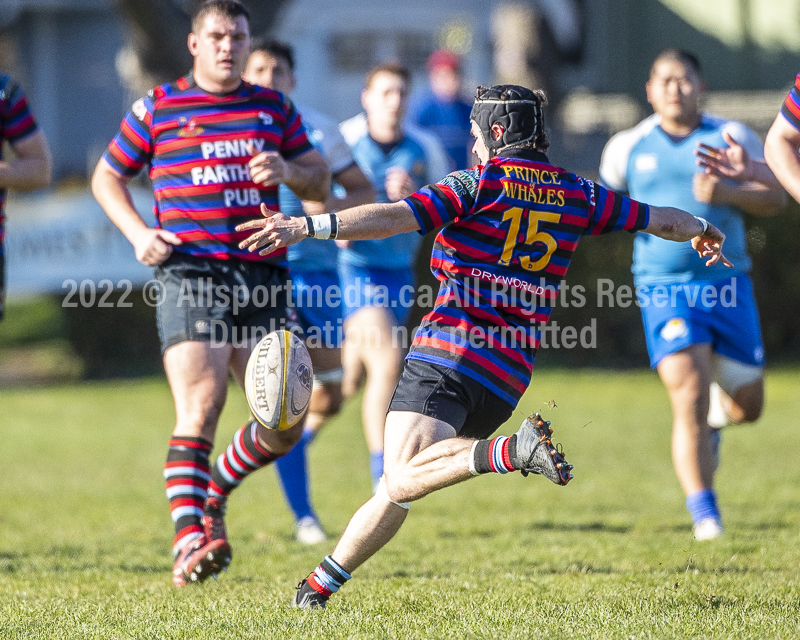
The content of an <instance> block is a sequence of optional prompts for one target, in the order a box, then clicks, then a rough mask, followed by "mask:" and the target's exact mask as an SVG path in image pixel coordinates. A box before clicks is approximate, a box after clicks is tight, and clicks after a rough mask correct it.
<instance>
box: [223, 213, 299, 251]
mask: <svg viewBox="0 0 800 640" xmlns="http://www.w3.org/2000/svg"><path fill="white" fill-rule="evenodd" d="M261 214H262V215H263V216H264V217H263V218H258V219H256V220H251V221H250V222H244V223H242V224H239V225H236V230H237V231H251V230H253V229H255V230H256V232H255V233H253V234H251V235H250V236H248V237H247V238H245V239H244V240H242V241H241V242H240V243H239V248H240V249H247V250H248V251H249V252H250V253H253V252H254V251H258V250H259V249H261V251H258V255H260V256H266V255H269V254H270V253H272V252H273V251H275V250H276V249H280V248H281V247H288V246H289V245H291V244H297V243H298V242H300V241H301V240H303V239H304V238H306V224H305V222H304V221H303V219H302V218H292V217H290V216H287V215H286V214H284V213H280V212H279V211H271V210H270V209H267V207H266V205H265V204H263V203H262V204H261Z"/></svg>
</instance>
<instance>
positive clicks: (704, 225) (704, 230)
mask: <svg viewBox="0 0 800 640" xmlns="http://www.w3.org/2000/svg"><path fill="white" fill-rule="evenodd" d="M694 219H695V220H697V221H698V222H699V223H700V224H702V225H703V230H702V231H701V232H700V233H698V234H697V235H700V236H704V235H706V231H708V220H706V219H705V218H701V217H700V216H695V217H694Z"/></svg>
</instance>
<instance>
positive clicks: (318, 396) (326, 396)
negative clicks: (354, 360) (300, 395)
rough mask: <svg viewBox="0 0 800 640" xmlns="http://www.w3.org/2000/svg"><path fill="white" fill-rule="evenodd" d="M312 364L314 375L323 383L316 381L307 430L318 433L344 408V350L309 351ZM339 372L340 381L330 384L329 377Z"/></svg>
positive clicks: (320, 349)
mask: <svg viewBox="0 0 800 640" xmlns="http://www.w3.org/2000/svg"><path fill="white" fill-rule="evenodd" d="M309 354H310V355H311V364H312V365H313V366H314V375H315V376H317V377H318V379H322V380H323V382H322V383H320V384H317V383H316V381H315V384H314V391H313V393H312V394H311V400H310V402H309V405H308V415H307V416H306V424H305V428H306V429H308V430H309V431H312V432H314V433H316V432H317V431H319V430H320V429H321V428H322V425H323V424H325V422H326V421H327V420H328V419H330V418H332V417H333V416H335V415H336V414H337V413H339V410H340V409H341V408H342V380H341V370H342V350H341V349H339V348H333V349H324V348H318V349H309ZM333 372H338V373H339V375H338V376H336V377H338V380H335V381H330V382H328V381H327V380H328V375H329V374H331V373H333Z"/></svg>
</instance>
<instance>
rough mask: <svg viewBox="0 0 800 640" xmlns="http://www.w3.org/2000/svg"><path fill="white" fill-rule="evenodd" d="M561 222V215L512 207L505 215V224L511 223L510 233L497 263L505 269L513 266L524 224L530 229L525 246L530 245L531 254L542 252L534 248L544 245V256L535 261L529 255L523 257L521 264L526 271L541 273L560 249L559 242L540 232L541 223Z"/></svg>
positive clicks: (509, 226) (520, 258)
mask: <svg viewBox="0 0 800 640" xmlns="http://www.w3.org/2000/svg"><path fill="white" fill-rule="evenodd" d="M559 220H561V214H560V213H553V212H551V211H531V210H530V209H523V208H522V207H512V208H511V209H507V210H506V212H505V213H504V214H503V222H507V221H510V222H511V224H509V225H508V233H507V234H506V240H505V243H504V244H503V253H502V254H500V259H499V260H498V261H497V263H498V264H499V265H501V266H503V267H507V266H508V265H510V264H511V259H512V258H513V257H514V248H515V247H516V246H517V240H518V238H519V233H520V227H522V224H523V222H524V223H527V225H528V228H527V231H526V233H525V242H524V244H525V245H529V246H530V249H529V252H530V253H533V252H534V251H537V249H538V251H542V248H540V247H534V246H533V245H535V244H536V243H538V242H541V243H542V244H544V246H545V249H544V254H543V255H542V256H541V257H540V258H539V259H538V260H533V259H532V258H531V256H529V255H521V256H520V257H519V263H520V265H521V266H522V268H523V269H525V270H526V271H541V270H542V269H544V268H545V267H546V266H547V265H548V263H549V262H550V258H551V257H552V255H553V252H554V251H555V250H556V249H557V248H558V241H557V240H556V239H555V238H554V237H553V236H552V235H551V234H549V233H547V232H546V231H540V230H539V223H540V222H558V221H559Z"/></svg>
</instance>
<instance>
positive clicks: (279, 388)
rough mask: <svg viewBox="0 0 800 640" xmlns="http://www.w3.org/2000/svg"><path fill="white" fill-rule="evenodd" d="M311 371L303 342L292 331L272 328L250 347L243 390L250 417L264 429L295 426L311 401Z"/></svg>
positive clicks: (309, 358)
mask: <svg viewBox="0 0 800 640" xmlns="http://www.w3.org/2000/svg"><path fill="white" fill-rule="evenodd" d="M312 382H313V370H312V368H311V357H310V356H309V355H308V349H306V345H305V344H303V341H302V340H300V338H298V337H297V336H296V335H294V334H293V333H292V332H291V331H284V330H280V331H273V332H272V333H269V334H267V335H266V336H264V337H263V338H262V339H261V340H260V341H259V342H258V344H257V345H256V346H255V349H253V352H252V353H251V354H250V359H249V360H248V361H247V369H246V370H245V375H244V391H245V395H246V396H247V403H248V404H249V405H250V411H252V412H253V416H255V419H256V420H258V421H259V422H260V423H261V424H263V425H264V426H265V427H267V429H276V430H278V431H282V430H284V429H289V428H291V427H293V426H294V425H296V424H297V423H298V422H300V420H301V419H302V417H303V416H304V415H305V412H306V409H308V403H309V401H310V400H311V385H312Z"/></svg>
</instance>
